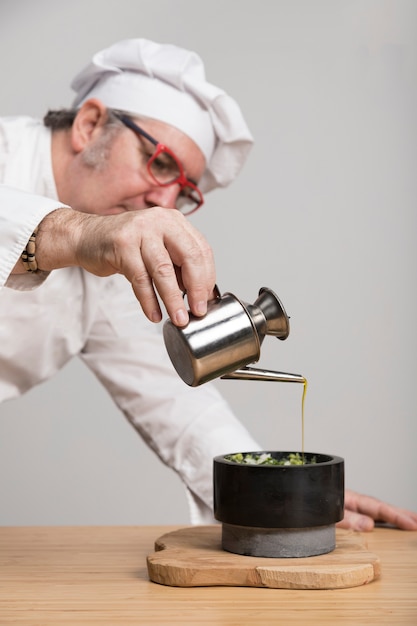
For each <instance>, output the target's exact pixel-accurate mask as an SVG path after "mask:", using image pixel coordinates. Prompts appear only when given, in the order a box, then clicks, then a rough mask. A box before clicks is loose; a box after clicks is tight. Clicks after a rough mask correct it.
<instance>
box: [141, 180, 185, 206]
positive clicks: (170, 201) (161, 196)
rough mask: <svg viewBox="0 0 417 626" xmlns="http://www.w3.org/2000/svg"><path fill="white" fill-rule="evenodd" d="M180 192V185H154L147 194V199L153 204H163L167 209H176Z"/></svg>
mask: <svg viewBox="0 0 417 626" xmlns="http://www.w3.org/2000/svg"><path fill="white" fill-rule="evenodd" d="M179 192H180V188H179V185H168V186H167V187H153V188H152V189H151V190H150V191H148V192H147V193H146V194H145V199H146V202H147V203H149V204H150V205H151V206H162V207H164V208H166V209H175V203H176V201H177V198H178V194H179Z"/></svg>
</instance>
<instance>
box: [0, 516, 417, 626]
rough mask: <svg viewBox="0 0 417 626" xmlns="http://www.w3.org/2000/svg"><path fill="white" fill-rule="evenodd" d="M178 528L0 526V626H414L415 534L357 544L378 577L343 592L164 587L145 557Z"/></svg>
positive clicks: (370, 536) (381, 531)
mask: <svg viewBox="0 0 417 626" xmlns="http://www.w3.org/2000/svg"><path fill="white" fill-rule="evenodd" d="M177 529H179V527H172V526H171V527H167V526H166V527H163V526H147V527H144V526H135V527H129V526H122V527H105V526H100V527H38V528H24V527H20V528H19V527H18V528H6V527H0V625H1V626H15V625H16V624H18V625H19V626H196V625H198V626H209V625H215V626H254V624H262V626H280V625H281V624H282V625H285V626H288V625H290V626H306V624H308V625H309V626H336V625H337V626H381V625H384V626H416V624H417V532H403V531H399V530H392V529H387V528H378V529H376V530H375V531H373V532H371V533H364V534H361V535H358V536H360V537H361V539H362V540H363V541H364V542H365V543H366V544H367V546H368V548H369V549H370V550H371V551H372V552H374V553H375V554H377V555H378V556H379V557H380V560H381V576H380V578H379V579H378V580H375V581H373V582H372V583H371V584H369V585H361V586H359V587H352V588H348V589H333V590H325V589H317V590H315V591H311V590H310V589H308V590H303V589H269V588H259V587H230V586H222V587H169V586H165V585H160V584H156V583H154V582H151V581H150V580H149V576H148V571H147V565H146V558H147V556H148V555H151V554H152V553H153V551H154V544H155V541H156V540H157V539H158V537H161V536H162V535H164V534H168V533H170V532H172V531H174V530H177Z"/></svg>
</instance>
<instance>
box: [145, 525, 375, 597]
mask: <svg viewBox="0 0 417 626" xmlns="http://www.w3.org/2000/svg"><path fill="white" fill-rule="evenodd" d="M155 549H156V552H155V553H154V554H152V555H149V556H148V559H147V563H148V572H149V577H150V579H151V580H153V581H154V582H157V583H160V584H163V585H171V586H177V587H198V586H216V585H228V586H232V587H233V586H246V587H271V588H274V589H343V588H346V587H358V586H359V585H365V584H367V583H370V582H371V581H373V580H375V579H377V578H378V577H379V575H380V570H381V568H380V560H379V558H378V556H377V555H375V554H373V553H371V552H369V551H368V550H367V549H366V547H365V545H364V542H363V539H362V538H361V537H360V536H358V535H357V534H356V533H353V532H349V531H343V530H337V532H336V548H335V550H333V551H332V552H330V553H328V554H322V555H320V556H312V557H308V558H285V559H284V558H259V557H252V556H242V555H237V554H231V553H230V552H226V551H224V550H222V548H221V527H220V526H194V527H190V528H183V529H180V530H177V531H174V532H172V533H168V534H165V535H163V536H162V537H160V538H159V539H158V540H157V541H156V543H155Z"/></svg>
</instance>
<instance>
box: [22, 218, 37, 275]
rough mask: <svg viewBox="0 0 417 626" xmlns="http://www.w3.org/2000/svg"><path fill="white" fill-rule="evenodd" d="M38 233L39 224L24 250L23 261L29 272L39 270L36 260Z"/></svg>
mask: <svg viewBox="0 0 417 626" xmlns="http://www.w3.org/2000/svg"><path fill="white" fill-rule="evenodd" d="M37 233H38V226H37V227H36V228H35V230H34V231H33V233H32V235H31V236H30V239H29V241H28V242H27V245H26V248H25V249H24V250H23V252H22V256H21V259H22V263H23V267H24V268H25V270H26V271H27V272H37V271H38V264H37V262H36V256H35V253H36V235H37Z"/></svg>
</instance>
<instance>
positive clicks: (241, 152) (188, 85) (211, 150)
mask: <svg viewBox="0 0 417 626" xmlns="http://www.w3.org/2000/svg"><path fill="white" fill-rule="evenodd" d="M71 87H72V89H73V90H74V91H75V92H76V94H77V95H76V97H75V100H74V103H73V106H74V107H76V108H78V107H80V106H81V104H82V103H83V102H85V101H86V100H88V99H89V98H98V99H99V100H101V101H102V102H103V104H105V105H106V106H107V107H109V108H114V109H121V110H123V111H126V112H129V113H131V114H133V115H139V116H141V115H143V116H146V117H151V118H153V119H157V120H160V121H163V122H165V123H167V124H170V125H171V126H175V127H176V128H178V129H179V130H181V131H182V132H184V133H185V134H187V135H188V136H189V137H191V139H193V140H194V142H195V143H196V144H197V145H198V146H199V148H200V149H201V150H202V152H203V154H204V155H205V157H206V163H207V169H206V171H205V173H204V175H203V178H202V180H201V181H200V185H199V186H200V188H201V189H202V191H205V192H207V191H210V190H211V189H214V188H215V187H224V186H226V185H228V184H229V183H230V182H232V180H233V179H234V178H235V177H236V176H237V174H238V173H239V171H240V169H241V167H242V166H243V164H244V162H245V160H246V157H247V155H248V153H249V150H250V148H251V145H252V143H253V139H252V135H251V133H250V131H249V129H248V127H247V125H246V122H245V120H244V119H243V115H242V112H241V110H240V108H239V106H238V104H237V102H235V100H233V98H231V97H230V96H229V95H227V94H226V93H225V92H224V91H223V90H222V89H220V88H219V87H216V86H214V85H212V84H211V83H209V82H207V80H206V77H205V70H204V65H203V62H202V60H201V59H200V57H199V56H198V55H197V54H196V53H195V52H191V51H189V50H185V49H183V48H179V47H177V46H174V45H171V44H158V43H155V42H153V41H149V40H147V39H126V40H123V41H119V42H118V43H115V44H114V45H112V46H110V47H109V48H106V49H104V50H101V51H100V52H97V54H95V55H94V56H93V58H92V61H91V62H90V63H89V64H88V65H87V66H86V67H85V68H84V69H83V70H82V71H81V72H80V73H79V74H78V75H77V76H76V77H75V78H74V80H73V81H72V83H71Z"/></svg>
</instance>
